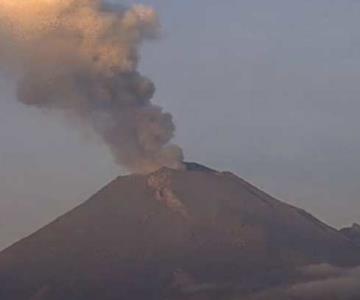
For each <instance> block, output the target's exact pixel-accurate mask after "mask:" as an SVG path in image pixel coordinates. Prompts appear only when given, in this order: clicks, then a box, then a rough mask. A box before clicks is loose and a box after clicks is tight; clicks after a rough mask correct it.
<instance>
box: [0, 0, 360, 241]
mask: <svg viewBox="0 0 360 300" xmlns="http://www.w3.org/2000/svg"><path fill="white" fill-rule="evenodd" d="M121 3H123V4H126V5H131V4H133V3H135V1H122V2H121ZM136 3H137V2H136ZM142 3H145V4H149V5H151V6H153V7H154V8H156V10H157V11H158V13H159V15H160V18H161V22H162V27H163V29H162V30H163V33H162V38H161V39H159V40H157V41H152V42H149V43H148V44H146V45H144V47H143V50H142V55H141V56H142V61H141V65H140V68H141V71H142V73H144V74H145V75H147V76H149V77H150V78H151V79H152V80H153V81H154V82H155V84H156V87H157V91H156V94H155V97H154V102H155V103H158V104H161V105H162V106H164V107H165V109H166V110H167V111H170V112H171V113H172V114H173V115H174V119H175V122H176V125H177V135H176V139H175V140H176V142H177V143H179V144H180V145H181V146H182V147H183V148H184V151H185V155H186V159H187V160H190V161H197V162H201V163H203V164H206V165H208V166H210V167H213V168H216V169H218V170H229V171H232V172H233V173H236V174H237V175H239V176H241V177H243V178H245V179H247V180H248V181H250V182H251V183H253V184H255V185H257V186H258V187H260V188H262V189H263V190H265V191H267V192H268V193H270V194H272V195H274V196H276V197H278V198H280V199H281V200H284V201H286V202H288V203H291V204H293V205H297V206H299V207H301V208H304V209H306V210H307V211H309V212H311V213H312V214H314V215H315V216H316V217H318V218H320V219H321V220H323V221H325V222H328V223H329V224H331V225H332V226H335V227H341V226H345V225H349V224H351V223H353V222H360V199H359V195H360V185H359V178H360V160H359V150H360V133H359V130H358V128H359V127H360V119H359V117H358V112H359V110H360V101H359V95H360V84H358V81H359V78H360V36H359V33H358V32H359V31H358V28H359V26H360V19H359V13H360V1H355V0H342V1H337V0H317V1H313V0H304V1H295V0H266V1H265V0H262V1H260V0H226V1H214V0H197V1H190V0H182V1H168V0H148V1H143V2H142ZM122 174H125V171H124V170H123V169H122V168H121V167H119V166H117V165H116V164H115V163H114V161H113V159H112V157H111V154H110V152H109V150H108V149H107V147H106V146H104V145H102V144H101V143H100V142H99V140H98V138H97V137H95V136H94V135H93V134H92V133H91V132H84V130H79V128H76V127H74V126H73V124H71V125H70V124H68V122H67V121H66V120H64V119H63V118H62V117H61V116H59V115H56V114H51V115H49V114H45V113H44V112H42V111H41V110H37V109H35V108H29V107H25V106H24V105H23V104H21V103H19V102H17V101H16V95H15V87H14V83H13V82H12V81H11V80H10V79H9V78H5V77H4V76H1V75H0V248H1V247H4V246H7V245H9V244H11V243H12V242H14V241H16V240H18V239H19V238H21V237H24V236H26V235H28V234H30V233H32V232H33V231H34V230H35V229H38V228H40V227H41V226H43V225H45V224H47V223H48V222H49V221H51V220H53V219H54V218H56V217H57V216H59V215H61V214H63V213H65V212H66V211H68V210H69V209H71V208H73V207H74V206H76V205H78V204H80V203H81V202H83V201H84V200H86V199H87V198H88V197H89V196H91V195H92V194H93V193H94V192H96V191H97V190H98V189H99V188H101V187H102V186H104V185H105V184H106V183H107V182H109V181H111V180H112V179H113V178H114V177H116V176H118V175H122Z"/></svg>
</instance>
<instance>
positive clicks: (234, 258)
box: [0, 163, 360, 300]
mask: <svg viewBox="0 0 360 300" xmlns="http://www.w3.org/2000/svg"><path fill="white" fill-rule="evenodd" d="M185 166H186V171H184V170H172V169H166V168H163V169H160V170H158V171H156V172H154V173H151V174H148V175H130V176H123V177H118V178H117V179H115V180H114V181H113V182H111V183H110V184H109V185H107V186H106V187H104V188H103V189H102V190H101V191H99V192H98V193H96V194H95V195H94V196H93V197H91V198H90V199H89V200H88V201H86V202H85V203H83V204H82V205H80V206H79V207H77V208H76V209H74V210H72V211H71V212H69V213H67V214H65V215H64V216H61V217H60V218H58V219H57V220H55V221H54V222H52V223H51V224H49V225H48V226H46V227H44V228H43V229H41V230H40V231H38V232H36V233H34V234H33V235H31V236H30V237H28V238H26V239H24V240H22V241H20V242H18V243H16V244H15V245H13V246H12V247H10V248H8V249H6V250H5V251H3V252H1V253H0V282H1V285H0V298H1V300H18V299H19V300H22V299H39V300H58V299H69V300H73V299H76V300H85V299H86V300H98V299H102V300H113V299H134V300H145V299H146V300H148V299H150V300H152V299H164V298H169V299H186V300H187V299H193V298H191V295H190V296H189V298H186V297H185V298H184V297H183V298H182V297H178V296H179V293H180V294H181V293H182V292H183V290H184V288H185V290H186V291H189V290H191V291H192V292H194V291H195V292H196V291H206V292H209V293H210V292H211V293H214V296H213V298H206V299H217V298H216V295H217V294H216V293H217V292H216V290H217V289H219V288H221V287H228V286H229V285H233V284H235V285H237V286H239V285H241V284H244V282H246V283H247V285H249V286H247V288H253V287H252V286H251V285H252V284H255V286H258V283H259V282H261V284H264V285H266V284H269V281H270V280H272V281H273V277H274V272H275V273H276V274H277V275H276V276H277V278H278V277H279V278H281V279H284V280H287V278H288V277H289V270H296V268H297V267H299V266H304V265H308V264H314V263H329V264H335V265H356V264H359V263H360V252H359V248H358V247H357V246H356V245H355V244H354V243H352V242H351V241H350V240H349V239H347V238H345V237H344V236H343V235H342V234H341V233H339V232H338V231H336V230H334V229H332V228H331V227H329V226H326V225H325V224H324V223H322V222H320V221H319V220H317V219H316V218H315V217H313V216H311V215H310V214H308V213H306V212H304V211H303V210H300V209H297V208H295V207H293V206H290V205H288V204H286V203H283V202H281V201H279V200H277V199H275V198H273V197H271V196H270V195H268V194H266V193H265V192H263V191H261V190H259V189H258V188H256V187H255V186H253V185H251V184H249V183H248V182H246V181H245V180H243V179H241V178H239V177H237V176H235V175H231V176H228V173H222V172H217V171H214V170H212V169H209V168H207V167H205V166H202V165H199V164H196V163H186V164H185ZM179 270H180V271H179ZM294 272H295V271H294ZM294 274H295V273H294ZM272 281H271V282H272ZM174 282H175V283H176V282H177V283H178V282H181V284H174ZM184 286H185V287H184ZM149 295H150V296H149Z"/></svg>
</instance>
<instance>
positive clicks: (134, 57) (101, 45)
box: [0, 0, 182, 172]
mask: <svg viewBox="0 0 360 300" xmlns="http://www.w3.org/2000/svg"><path fill="white" fill-rule="evenodd" d="M158 34H159V22H158V17H157V15H156V13H155V12H154V10H152V9H151V8H148V7H146V6H143V5H135V6H133V7H132V8H130V9H125V8H119V7H118V6H113V5H109V4H106V3H104V2H103V1H102V0H20V1H15V0H1V1H0V69H1V70H2V71H6V72H11V73H12V75H15V77H16V79H17V81H18V98H19V100H20V101H21V102H23V103H25V104H27V105H32V106H37V107H40V108H45V109H59V110H63V111H64V112H66V113H67V114H70V115H72V116H74V117H76V118H77V119H78V120H81V122H82V123H83V124H85V125H86V126H90V127H91V128H93V129H94V130H95V131H96V132H97V133H98V134H99V135H100V136H101V137H102V139H103V141H104V142H106V143H107V144H108V145H109V147H110V149H111V151H112V153H113V155H114V157H115V158H116V161H117V162H118V163H119V164H121V165H122V166H124V167H126V168H127V169H129V170H130V171H134V172H149V171H153V170H155V169H157V168H159V167H161V166H168V167H171V168H180V167H181V166H182V151H181V149H180V148H179V147H178V146H176V145H173V144H170V141H171V139H172V138H173V135H174V130H175V126H174V123H173V120H172V116H171V115H170V114H168V113H164V112H163V110H162V108H161V107H159V106H156V105H154V104H152V103H151V101H150V100H151V98H152V96H153V94H154V91H155V87H154V84H153V83H152V82H151V81H150V80H149V79H148V78H146V77H144V76H142V75H141V74H139V72H138V71H137V66H138V61H139V53H138V51H139V46H140V45H141V43H142V42H143V41H144V40H146V39H153V38H156V37H157V36H158Z"/></svg>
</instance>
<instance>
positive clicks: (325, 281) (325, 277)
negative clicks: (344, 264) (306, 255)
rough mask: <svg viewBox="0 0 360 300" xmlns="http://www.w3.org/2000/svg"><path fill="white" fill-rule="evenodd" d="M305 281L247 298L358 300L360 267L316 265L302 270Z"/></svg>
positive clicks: (256, 299)
mask: <svg viewBox="0 0 360 300" xmlns="http://www.w3.org/2000/svg"><path fill="white" fill-rule="evenodd" d="M302 272H303V275H304V276H305V279H304V282H302V283H296V284H293V285H290V286H285V287H282V288H277V289H271V290H268V291H264V292H261V293H259V294H257V295H254V296H251V297H249V298H245V299H246V300H275V299H276V300H289V299H294V300H358V299H360V268H352V269H345V268H339V267H333V266H330V265H326V264H322V265H314V266H309V267H306V268H304V269H303V270H302Z"/></svg>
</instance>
